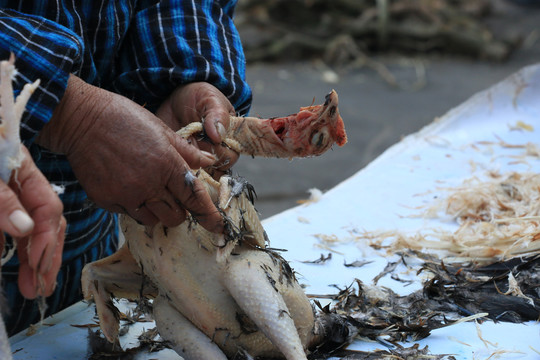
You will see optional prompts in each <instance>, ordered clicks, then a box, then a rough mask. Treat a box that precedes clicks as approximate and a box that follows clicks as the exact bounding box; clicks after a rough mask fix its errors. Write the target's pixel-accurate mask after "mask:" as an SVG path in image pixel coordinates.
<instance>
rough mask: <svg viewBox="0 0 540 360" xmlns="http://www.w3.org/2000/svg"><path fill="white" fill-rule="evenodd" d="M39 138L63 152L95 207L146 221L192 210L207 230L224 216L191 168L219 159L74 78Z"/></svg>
mask: <svg viewBox="0 0 540 360" xmlns="http://www.w3.org/2000/svg"><path fill="white" fill-rule="evenodd" d="M37 141H38V143H39V144H41V145H42V146H44V147H47V148H49V149H51V150H52V151H56V152H60V153H64V154H66V155H67V158H68V161H69V162H70V164H71V166H72V168H73V171H74V173H75V175H76V176H77V179H78V180H79V181H80V183H81V185H82V187H83V188H84V189H85V191H86V193H87V194H88V197H89V198H90V199H91V200H92V201H93V202H94V203H95V204H96V205H98V206H100V207H102V208H105V209H108V210H111V211H116V212H120V213H127V214H128V215H130V216H131V217H133V218H134V219H136V220H138V221H139V222H142V223H144V224H146V225H153V224H155V223H157V222H158V221H161V222H162V223H163V224H164V225H165V226H176V225H179V224H180V223H181V222H182V221H184V220H185V218H186V215H187V214H186V210H187V211H189V212H190V213H191V214H192V215H193V216H194V217H195V218H196V219H197V220H198V221H199V222H200V224H201V225H202V226H204V227H205V228H206V229H207V230H210V231H214V232H221V231H222V230H223V219H222V217H221V215H220V214H219V212H218V210H217V209H216V207H215V205H214V204H213V202H212V200H211V199H210V196H209V195H208V193H207V192H206V190H205V189H204V187H203V185H202V184H201V183H200V181H199V180H198V179H197V178H195V177H194V176H193V175H192V173H191V168H193V169H198V168H200V167H206V166H209V165H211V164H213V163H214V162H215V161H216V159H215V157H214V156H213V155H212V154H209V153H205V152H203V151H200V150H199V149H197V148H195V147H193V146H191V145H190V144H189V143H188V142H187V141H186V140H185V139H182V138H181V137H180V136H178V135H176V134H175V133H174V132H173V131H172V130H171V129H170V128H169V127H167V126H166V125H165V124H164V123H163V122H162V121H161V120H160V119H159V118H157V117H156V116H155V115H154V114H152V113H151V112H150V111H148V110H146V109H144V108H143V107H141V106H139V105H138V104H136V103H134V102H133V101H131V100H129V99H127V98H125V97H123V96H120V95H118V94H114V93H111V92H109V91H106V90H103V89H100V88H97V87H95V86H92V85H89V84H87V83H85V82H84V81H82V80H81V79H79V78H77V77H76V76H73V75H72V76H71V77H70V79H69V82H68V87H67V90H66V93H65V95H64V96H63V98H62V101H61V102H60V104H59V105H58V107H57V108H56V109H55V112H54V114H53V118H52V119H51V121H50V122H49V123H48V124H47V125H45V127H44V128H43V129H42V131H41V133H40V135H39V137H38V140H37Z"/></svg>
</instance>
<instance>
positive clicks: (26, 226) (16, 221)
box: [8, 210, 34, 234]
mask: <svg viewBox="0 0 540 360" xmlns="http://www.w3.org/2000/svg"><path fill="white" fill-rule="evenodd" d="M8 219H9V221H10V222H11V225H13V226H14V227H15V228H16V229H17V230H19V231H20V232H21V233H23V234H26V233H28V232H30V231H31V230H32V229H33V228H34V220H32V218H31V217H30V216H28V214H27V213H25V212H24V211H22V210H15V211H14V212H12V213H11V214H10V215H9V217H8Z"/></svg>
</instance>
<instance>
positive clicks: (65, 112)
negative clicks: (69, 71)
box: [36, 75, 107, 155]
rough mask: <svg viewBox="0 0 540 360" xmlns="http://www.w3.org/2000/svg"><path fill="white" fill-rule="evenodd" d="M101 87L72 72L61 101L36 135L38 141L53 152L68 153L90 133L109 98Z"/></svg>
mask: <svg viewBox="0 0 540 360" xmlns="http://www.w3.org/2000/svg"><path fill="white" fill-rule="evenodd" d="M100 91H102V90H100V89H99V88H97V87H95V86H92V85H90V84H88V83H86V82H85V81H83V80H81V79H80V78H78V77H77V76H75V75H70V77H69V80H68V85H67V88H66V91H65V93H64V95H63V96H62V99H61V100H60V103H59V104H58V106H57V107H56V108H55V110H54V112H53V115H52V117H51V119H50V120H49V122H48V123H47V124H45V126H44V127H43V129H42V130H41V132H40V134H39V135H38V137H37V138H36V143H37V144H38V145H41V146H43V147H45V148H47V149H49V150H51V151H53V152H57V153H60V154H66V155H67V154H69V153H70V152H71V151H72V148H73V146H74V145H75V144H77V143H78V142H79V141H80V140H81V137H82V136H83V135H84V134H85V133H87V131H88V129H89V128H90V127H91V126H92V125H93V123H94V120H95V119H96V118H97V116H98V114H99V113H101V110H102V109H103V107H104V106H105V104H103V103H101V102H107V100H106V98H103V97H102V96H100Z"/></svg>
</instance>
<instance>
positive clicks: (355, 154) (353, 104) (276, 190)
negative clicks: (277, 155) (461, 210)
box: [235, 1, 540, 218]
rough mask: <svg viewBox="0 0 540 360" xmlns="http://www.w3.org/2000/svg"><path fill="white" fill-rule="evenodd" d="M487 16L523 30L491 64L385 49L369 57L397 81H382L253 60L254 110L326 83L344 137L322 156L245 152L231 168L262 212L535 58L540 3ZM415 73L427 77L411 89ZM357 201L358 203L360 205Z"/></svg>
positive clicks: (286, 106)
mask: <svg viewBox="0 0 540 360" xmlns="http://www.w3.org/2000/svg"><path fill="white" fill-rule="evenodd" d="M490 21H491V22H492V24H493V28H494V31H495V32H501V33H506V34H508V33H509V32H510V33H516V34H521V35H522V36H523V38H524V44H523V46H521V47H520V48H519V49H518V50H516V51H515V52H514V53H513V55H512V56H511V57H510V59H508V60H507V61H505V62H503V63H489V62H484V61H479V60H473V59H468V58H463V57H452V56H433V55H431V56H423V57H422V56H419V57H415V58H412V57H404V56H400V55H385V56H379V57H376V58H374V59H375V60H377V61H378V62H380V63H382V64H384V65H386V67H387V68H388V69H389V70H390V71H391V73H392V74H393V75H394V77H395V78H396V79H397V81H398V82H399V83H400V84H401V85H402V88H401V89H397V88H395V87H392V86H390V85H388V83H386V82H385V81H384V80H383V79H382V78H381V77H380V76H379V75H378V74H377V73H376V72H375V71H374V70H372V69H369V68H367V67H363V68H356V69H350V70H347V71H340V70H339V69H335V70H336V74H337V75H338V80H337V81H336V82H328V81H327V78H326V77H327V76H328V74H329V73H328V68H327V67H325V66H324V65H323V64H321V63H320V62H316V61H306V62H294V63H279V64H251V65H249V66H248V71H247V76H248V81H249V83H250V84H251V86H252V88H253V94H254V101H253V106H252V110H251V114H250V115H253V116H262V117H268V116H280V115H288V114H291V113H295V112H297V111H298V108H299V107H300V106H307V105H310V104H311V103H312V101H313V98H314V97H315V103H316V104H318V103H321V102H323V101H324V95H325V94H326V93H328V92H329V91H330V90H331V89H335V90H336V91H337V92H338V94H339V100H340V105H339V107H340V112H341V115H342V117H343V119H344V121H345V127H346V130H347V134H348V138H349V142H348V144H347V145H345V147H343V148H338V147H335V148H334V149H333V150H332V151H330V152H328V153H326V154H324V155H323V156H321V157H317V158H312V159H301V160H293V161H290V162H289V161H287V160H278V159H251V158H249V157H243V158H242V159H240V161H239V162H238V163H237V165H236V167H235V172H237V173H239V174H240V175H242V176H244V177H246V178H247V179H248V180H249V181H250V182H251V183H252V184H253V185H254V186H255V189H256V191H257V194H258V201H257V202H256V206H257V209H258V210H259V212H260V213H261V216H262V218H267V217H269V216H271V215H274V214H276V213H278V212H281V211H283V210H285V209H288V208H290V207H293V206H295V205H296V204H297V201H298V200H301V199H305V198H307V197H308V196H309V194H308V192H307V191H308V189H310V188H318V189H320V190H322V191H326V190H328V189H330V188H332V187H333V186H335V185H337V184H338V183H340V182H341V181H343V180H345V179H346V178H348V177H349V176H351V175H353V174H354V173H356V172H357V171H358V170H360V169H362V168H363V167H364V166H366V165H367V164H368V163H369V162H370V161H372V160H373V159H374V158H376V157H377V156H378V155H380V154H381V153H382V152H383V151H384V150H385V149H387V148H388V147H389V146H391V145H392V144H394V143H396V142H398V141H399V140H400V139H401V138H402V137H403V136H405V135H408V134H410V133H414V132H416V131H418V130H419V129H421V128H422V127H423V126H425V125H427V124H429V123H430V122H431V121H432V120H433V119H434V118H436V117H438V116H441V115H443V114H444V113H445V112H447V111H448V110H450V109H452V108H453V107H455V106H457V105H459V104H460V103H462V102H463V101H465V100H466V99H468V98H469V97H470V96H472V95H473V94H475V93H476V92H478V91H481V90H484V89H486V88H487V87H489V86H491V85H493V84H495V83H497V82H499V81H500V80H502V79H504V78H506V77H507V76H509V75H510V74H512V73H514V72H516V71H518V70H519V69H521V68H522V67H524V66H527V65H530V64H534V63H538V62H540V39H539V38H540V8H527V7H520V6H515V5H512V4H511V3H509V2H505V1H500V2H497V6H496V7H495V13H494V14H493V16H492V17H491V19H490ZM418 74H420V78H421V79H424V80H425V84H423V86H421V87H420V88H419V89H414V86H415V83H416V81H417V79H418V78H419V77H418ZM358 206H362V204H358Z"/></svg>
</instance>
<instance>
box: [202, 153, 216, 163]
mask: <svg viewBox="0 0 540 360" xmlns="http://www.w3.org/2000/svg"><path fill="white" fill-rule="evenodd" d="M201 154H203V155H204V156H205V157H206V158H207V159H209V160H212V161H217V157H216V155H214V154H211V153H209V152H208V151H204V150H201Z"/></svg>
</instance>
